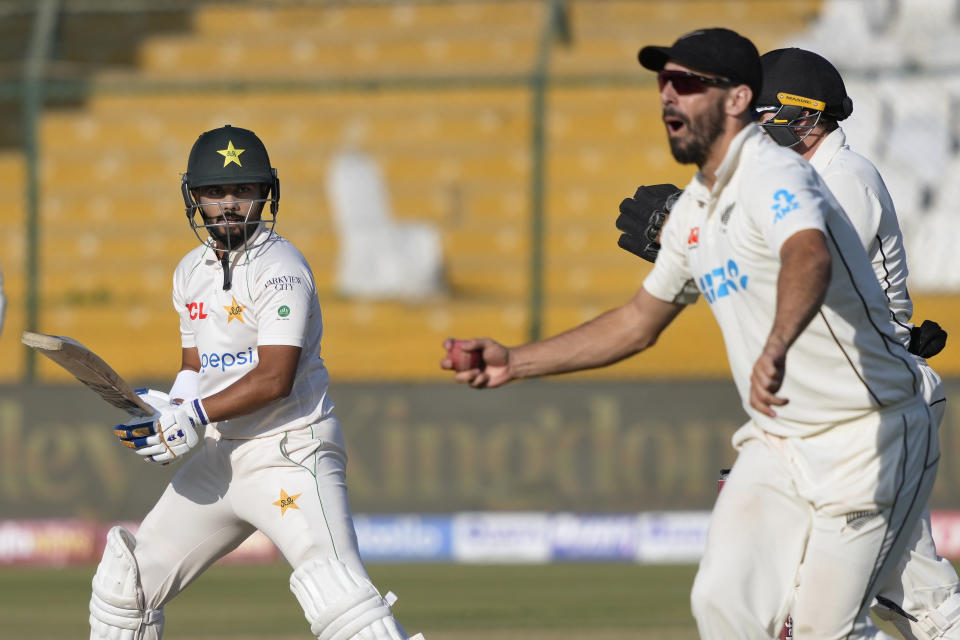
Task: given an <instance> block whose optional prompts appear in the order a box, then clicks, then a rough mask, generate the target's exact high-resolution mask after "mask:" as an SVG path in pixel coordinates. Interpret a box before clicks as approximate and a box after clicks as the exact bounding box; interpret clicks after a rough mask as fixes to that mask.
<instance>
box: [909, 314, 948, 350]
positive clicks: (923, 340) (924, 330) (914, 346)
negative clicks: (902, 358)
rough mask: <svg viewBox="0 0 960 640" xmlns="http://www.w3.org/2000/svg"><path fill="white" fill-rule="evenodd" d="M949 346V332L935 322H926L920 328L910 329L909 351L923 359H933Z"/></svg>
mask: <svg viewBox="0 0 960 640" xmlns="http://www.w3.org/2000/svg"><path fill="white" fill-rule="evenodd" d="M946 345H947V332H946V331H944V330H943V329H941V328H940V325H939V324H937V323H936V322H934V321H933V320H924V321H923V324H921V325H920V326H919V327H914V328H912V329H910V344H909V345H908V346H907V351H909V352H910V353H912V354H913V355H915V356H920V357H921V358H932V357H933V356H935V355H937V354H938V353H940V352H941V351H943V348H944V347H945V346H946Z"/></svg>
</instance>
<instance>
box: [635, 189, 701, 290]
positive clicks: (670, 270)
mask: <svg viewBox="0 0 960 640" xmlns="http://www.w3.org/2000/svg"><path fill="white" fill-rule="evenodd" d="M688 202H689V200H688V199H687V196H686V195H685V194H684V195H681V196H680V198H679V199H678V200H677V202H676V204H675V205H674V207H673V211H674V213H673V214H671V215H670V217H669V218H667V221H666V223H665V224H664V225H663V231H662V232H661V234H660V251H659V252H658V253H657V261H656V262H655V263H654V265H653V270H652V271H651V272H650V273H649V275H647V277H646V279H644V281H643V288H644V289H646V290H647V292H648V293H649V294H650V295H652V296H653V297H655V298H659V299H660V300H664V301H666V302H675V303H678V304H693V303H694V302H696V301H697V297H698V296H699V295H700V294H699V291H697V288H696V286H695V284H694V282H693V274H691V273H690V265H689V263H688V262H687V254H686V253H685V252H684V244H683V243H684V242H685V240H686V238H684V237H683V231H684V224H683V213H682V210H683V208H684V207H686V206H688Z"/></svg>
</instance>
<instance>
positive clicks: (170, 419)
mask: <svg viewBox="0 0 960 640" xmlns="http://www.w3.org/2000/svg"><path fill="white" fill-rule="evenodd" d="M208 423H209V420H207V413H206V411H204V409H203V404H202V403H201V402H200V399H199V398H195V399H192V400H189V401H187V402H186V403H184V404H182V405H180V406H168V407H166V408H164V409H162V410H161V411H160V412H159V414H157V415H155V416H151V417H147V418H137V419H135V420H130V421H129V422H125V423H123V424H121V425H117V427H116V428H115V429H114V431H113V433H114V435H116V436H117V437H118V438H119V439H120V443H121V444H123V446H125V447H130V448H131V449H135V450H136V452H137V454H138V455H141V456H143V457H144V459H145V460H148V461H150V462H158V463H160V464H164V465H165V464H170V463H171V462H173V461H174V460H176V459H178V458H180V457H181V456H182V455H184V454H185V453H186V452H188V451H190V449H193V448H194V447H195V446H197V443H199V442H200V436H199V435H198V434H197V428H198V427H200V426H204V425H206V424H208Z"/></svg>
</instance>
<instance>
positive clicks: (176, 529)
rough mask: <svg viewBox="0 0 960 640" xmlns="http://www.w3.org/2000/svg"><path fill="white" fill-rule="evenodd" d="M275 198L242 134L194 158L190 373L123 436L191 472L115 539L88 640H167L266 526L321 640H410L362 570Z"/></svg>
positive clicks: (329, 411) (339, 440) (199, 146)
mask: <svg viewBox="0 0 960 640" xmlns="http://www.w3.org/2000/svg"><path fill="white" fill-rule="evenodd" d="M279 186H280V183H279V180H278V178H277V171H276V169H274V168H273V167H272V166H271V164H270V159H269V157H268V155H267V150H266V147H265V146H264V144H263V142H261V140H260V139H259V138H258V137H257V136H256V135H255V134H254V133H253V132H252V131H249V130H247V129H241V128H238V127H232V126H229V125H227V126H224V127H221V128H218V129H213V130H211V131H207V132H205V133H203V134H202V135H200V137H199V138H198V139H197V141H196V143H195V144H194V145H193V148H192V150H191V151H190V157H189V160H188V162H187V171H186V173H185V174H184V175H183V178H182V182H181V191H182V195H183V199H184V204H185V205H186V214H187V219H188V220H189V223H190V226H191V227H192V229H193V231H194V233H196V235H197V238H198V240H199V241H200V244H199V246H197V247H196V248H194V249H193V250H192V251H190V252H189V253H188V254H187V255H186V256H185V257H184V258H183V259H182V260H181V261H180V264H179V265H178V266H177V268H176V271H175V272H174V277H173V304H174V307H175V308H176V310H177V313H178V314H179V316H180V334H181V345H182V366H181V369H180V372H179V373H178V374H177V376H176V379H175V380H174V383H173V386H172V388H171V389H170V391H169V393H168V394H166V393H162V392H159V391H152V390H151V391H145V392H144V394H143V398H144V399H145V400H146V401H147V402H148V403H149V404H150V405H151V406H153V407H154V409H155V410H156V413H155V414H154V415H153V416H150V417H147V418H140V419H136V420H132V421H130V422H127V423H125V424H122V425H119V426H118V427H117V428H116V429H115V433H116V435H117V437H118V438H119V439H120V441H121V443H122V444H123V445H125V446H127V447H130V448H131V449H133V450H134V452H135V453H137V454H138V455H140V456H142V457H143V459H144V460H145V461H147V462H149V463H154V464H161V465H166V464H170V463H173V462H178V461H180V460H183V459H184V458H187V459H186V460H184V463H183V465H182V466H180V468H179V470H178V471H177V473H176V474H175V475H174V477H173V479H172V480H171V482H170V484H169V485H168V486H167V488H166V490H165V491H164V493H163V495H162V496H161V497H160V499H159V501H158V502H157V504H156V505H155V506H154V507H153V509H152V510H151V511H150V512H149V513H148V514H147V516H146V518H145V519H144V520H143V523H142V524H141V526H140V528H139V530H138V531H137V533H136V535H135V536H134V535H133V534H131V533H130V532H129V531H127V530H125V529H124V528H122V527H119V526H118V527H114V528H113V529H111V530H110V532H109V533H108V535H107V544H106V548H105V550H104V554H103V560H102V561H101V562H100V565H99V567H98V568H97V572H96V575H95V576H94V579H93V597H92V598H91V600H90V638H91V640H157V639H159V638H161V637H162V635H163V625H164V613H163V609H164V605H165V604H166V603H167V602H169V601H170V600H171V599H172V598H174V597H175V596H176V595H177V594H178V593H180V592H181V591H183V589H185V588H186V587H187V586H188V585H189V584H190V583H191V582H193V580H194V579H196V578H197V577H198V576H199V575H200V574H201V573H203V572H204V571H205V570H206V569H207V568H208V567H209V566H210V565H212V564H213V563H214V562H216V561H217V560H218V559H220V558H222V557H223V556H225V555H226V554H228V553H229V552H230V551H232V550H234V549H235V548H237V547H238V546H239V545H240V543H241V542H243V541H244V540H246V539H247V537H249V536H250V535H251V534H252V533H253V532H254V531H255V530H258V529H259V530H260V531H262V532H263V533H264V534H266V536H267V537H268V538H270V540H271V541H273V542H274V544H276V545H277V547H278V548H279V549H280V551H281V553H282V554H283V556H284V558H285V559H286V561H287V562H288V563H289V564H290V565H291V566H292V567H293V573H292V575H291V576H290V589H291V591H292V592H293V594H294V596H295V597H296V598H297V600H298V601H299V603H300V605H301V606H302V607H303V610H304V613H305V615H306V618H307V622H308V623H309V625H310V630H311V632H312V633H313V634H314V635H315V636H316V637H317V638H324V639H325V640H349V639H354V638H356V639H363V640H407V635H406V633H405V632H404V630H403V629H402V628H401V627H400V625H399V624H398V623H397V622H396V620H395V619H394V617H393V614H392V612H391V610H390V605H391V604H392V602H393V599H394V598H393V597H392V594H389V593H388V594H387V596H386V597H383V596H381V594H380V592H379V591H378V590H377V589H376V588H375V587H374V586H373V584H372V583H371V581H370V578H369V577H368V576H367V572H366V569H365V568H364V566H363V563H362V561H361V559H360V553H359V550H358V547H357V537H356V533H355V531H354V526H353V519H352V517H351V514H350V507H349V504H348V501H347V491H346V479H345V478H346V463H347V456H346V447H345V444H344V438H343V433H342V431H341V428H340V423H339V422H338V421H337V417H336V415H335V414H334V411H333V401H332V400H331V399H330V396H329V394H328V391H327V389H328V384H329V375H328V373H327V369H326V367H325V365H324V361H323V359H322V358H321V357H320V339H321V336H322V334H323V321H322V317H321V313H320V306H319V302H318V299H317V290H316V285H315V283H314V280H313V274H312V272H311V270H310V266H309V265H308V264H307V261H306V260H305V259H304V257H303V255H302V254H301V253H300V252H299V251H298V250H297V249H296V248H295V247H294V246H293V244H291V243H290V242H289V241H288V240H286V239H285V238H283V237H281V236H280V235H278V234H277V233H276V232H274V224H275V222H276V216H277V211H278V207H279V202H280V190H279ZM188 454H189V457H188ZM415 638H420V639H421V640H422V636H420V634H417V636H415Z"/></svg>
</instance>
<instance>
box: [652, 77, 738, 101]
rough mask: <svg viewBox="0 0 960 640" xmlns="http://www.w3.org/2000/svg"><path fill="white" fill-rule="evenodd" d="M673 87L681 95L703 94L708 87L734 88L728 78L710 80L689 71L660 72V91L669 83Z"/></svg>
mask: <svg viewBox="0 0 960 640" xmlns="http://www.w3.org/2000/svg"><path fill="white" fill-rule="evenodd" d="M668 82H669V83H670V84H672V85H673V90H674V91H676V92H677V93H679V94H680V95H682V96H683V95H687V94H690V93H701V92H703V91H706V90H707V87H708V86H709V87H732V86H733V83H732V82H731V81H729V80H727V79H726V78H708V77H707V76H701V75H697V74H696V73H690V72H689V71H659V72H657V84H658V85H659V86H660V91H663V88H664V87H665V86H667V83H668Z"/></svg>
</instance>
